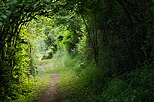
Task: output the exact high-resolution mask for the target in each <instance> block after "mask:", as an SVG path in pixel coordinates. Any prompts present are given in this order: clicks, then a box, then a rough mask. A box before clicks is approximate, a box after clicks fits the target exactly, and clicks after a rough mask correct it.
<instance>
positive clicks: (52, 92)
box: [36, 72, 60, 102]
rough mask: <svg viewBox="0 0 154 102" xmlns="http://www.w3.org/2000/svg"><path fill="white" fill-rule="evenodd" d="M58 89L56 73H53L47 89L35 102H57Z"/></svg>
mask: <svg viewBox="0 0 154 102" xmlns="http://www.w3.org/2000/svg"><path fill="white" fill-rule="evenodd" d="M58 89H59V85H58V73H57V72H53V73H52V74H51V81H50V84H49V86H48V88H47V89H46V90H45V91H44V92H43V93H42V95H41V96H40V98H39V99H38V101H36V102H59V101H60V99H59V94H58Z"/></svg>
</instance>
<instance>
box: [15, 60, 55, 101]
mask: <svg viewBox="0 0 154 102" xmlns="http://www.w3.org/2000/svg"><path fill="white" fill-rule="evenodd" d="M53 63H54V59H49V60H41V61H40V62H39V66H38V73H37V75H36V76H35V77H33V76H31V77H30V78H29V79H27V80H26V81H25V82H24V84H22V85H21V88H22V89H21V90H24V91H26V92H24V94H20V95H19V97H18V99H17V100H15V101H13V102H32V101H35V100H37V99H38V98H39V96H40V95H41V93H42V91H43V90H45V89H46V88H47V86H48V85H49V81H50V80H51V73H52V69H53V68H54V65H53ZM42 64H44V70H42Z"/></svg>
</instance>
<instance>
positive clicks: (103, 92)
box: [56, 56, 154, 102]
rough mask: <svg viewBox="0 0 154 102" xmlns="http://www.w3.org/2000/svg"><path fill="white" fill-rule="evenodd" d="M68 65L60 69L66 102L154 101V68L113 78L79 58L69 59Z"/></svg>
mask: <svg viewBox="0 0 154 102" xmlns="http://www.w3.org/2000/svg"><path fill="white" fill-rule="evenodd" d="M63 57H65V56H63ZM65 61H66V63H65V64H64V65H63V66H62V67H59V68H60V69H59V68H58V69H56V70H59V73H60V74H59V75H60V76H59V77H60V78H59V85H60V89H59V92H60V93H61V100H62V102H152V101H153V97H154V94H153V93H154V86H153V85H154V79H153V78H154V70H153V65H152V64H151V65H148V66H147V65H146V66H144V67H143V68H142V69H135V70H133V71H131V72H127V73H124V74H122V75H119V76H118V75H117V76H116V75H115V76H109V75H108V74H107V72H105V71H104V70H102V69H98V68H96V66H95V64H93V63H91V64H90V63H89V64H83V62H81V61H80V60H79V59H78V58H76V57H73V58H72V57H68V58H67V59H65ZM67 62H69V63H67ZM59 63H60V60H59Z"/></svg>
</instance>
